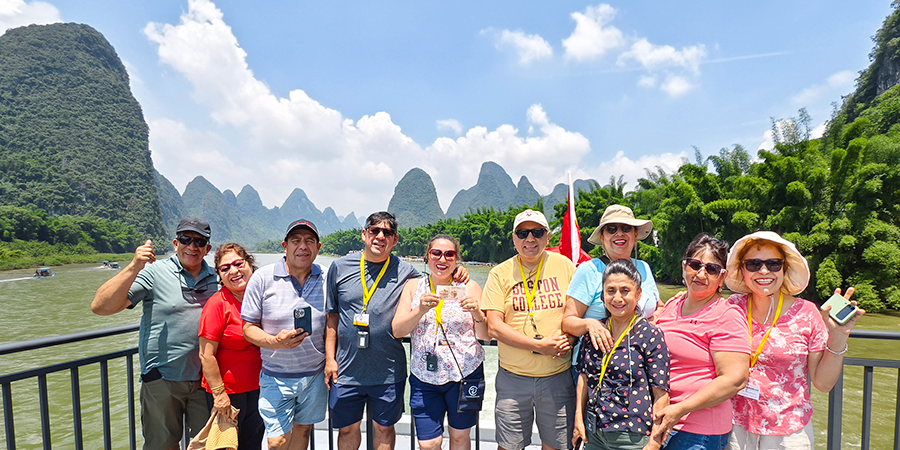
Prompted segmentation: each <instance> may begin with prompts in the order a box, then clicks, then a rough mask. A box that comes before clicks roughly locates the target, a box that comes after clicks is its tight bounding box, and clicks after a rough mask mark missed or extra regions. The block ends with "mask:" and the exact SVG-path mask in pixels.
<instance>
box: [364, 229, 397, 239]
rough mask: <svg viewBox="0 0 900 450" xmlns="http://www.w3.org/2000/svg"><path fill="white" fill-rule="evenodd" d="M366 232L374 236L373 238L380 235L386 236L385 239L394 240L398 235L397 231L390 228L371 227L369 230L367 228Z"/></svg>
mask: <svg viewBox="0 0 900 450" xmlns="http://www.w3.org/2000/svg"><path fill="white" fill-rule="evenodd" d="M366 231H368V232H369V236H372V237H376V236H378V235H379V234H384V237H386V238H392V237H394V235H395V234H397V232H396V231H394V230H392V229H390V228H381V227H369V228H366Z"/></svg>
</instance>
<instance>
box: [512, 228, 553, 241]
mask: <svg viewBox="0 0 900 450" xmlns="http://www.w3.org/2000/svg"><path fill="white" fill-rule="evenodd" d="M513 233H515V235H516V237H517V238H519V239H528V233H531V235H532V236H534V238H535V239H540V238H542V237H544V235H545V234H547V229H546V228H532V229H530V230H516V231H514V232H513Z"/></svg>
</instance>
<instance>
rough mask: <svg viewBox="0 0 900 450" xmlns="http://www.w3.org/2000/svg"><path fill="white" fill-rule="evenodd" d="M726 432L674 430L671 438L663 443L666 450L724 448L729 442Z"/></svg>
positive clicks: (720, 449)
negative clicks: (709, 432) (703, 432)
mask: <svg viewBox="0 0 900 450" xmlns="http://www.w3.org/2000/svg"><path fill="white" fill-rule="evenodd" d="M730 434H731V432H730V431H729V432H727V433H725V434H696V433H688V432H687V431H677V430H676V431H673V432H671V433H670V434H669V440H667V441H666V443H665V445H663V449H664V450H722V449H724V448H725V445H726V444H728V436H729V435H730Z"/></svg>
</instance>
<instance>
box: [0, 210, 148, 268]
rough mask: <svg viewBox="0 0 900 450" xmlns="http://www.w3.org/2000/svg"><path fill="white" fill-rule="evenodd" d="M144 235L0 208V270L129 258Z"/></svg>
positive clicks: (112, 224)
mask: <svg viewBox="0 0 900 450" xmlns="http://www.w3.org/2000/svg"><path fill="white" fill-rule="evenodd" d="M144 239H145V235H144V234H143V233H140V232H138V231H137V230H135V229H134V227H132V226H130V225H124V224H122V223H121V222H119V221H115V220H113V221H110V220H105V219H100V218H97V217H79V216H57V217H51V216H48V215H47V212H46V211H42V210H34V209H28V208H18V207H15V206H0V270H6V269H19V268H24V267H33V266H35V265H58V264H68V263H74V262H100V261H103V260H104V259H106V260H110V261H120V260H123V259H126V260H127V259H131V256H132V255H131V252H133V251H134V249H135V248H136V247H137V246H138V245H140V244H142V243H143V242H144Z"/></svg>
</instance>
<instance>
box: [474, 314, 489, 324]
mask: <svg viewBox="0 0 900 450" xmlns="http://www.w3.org/2000/svg"><path fill="white" fill-rule="evenodd" d="M472 320H475V318H474V317H473V318H472ZM485 320H487V316H482V318H481V320H475V323H484V321H485Z"/></svg>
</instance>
